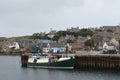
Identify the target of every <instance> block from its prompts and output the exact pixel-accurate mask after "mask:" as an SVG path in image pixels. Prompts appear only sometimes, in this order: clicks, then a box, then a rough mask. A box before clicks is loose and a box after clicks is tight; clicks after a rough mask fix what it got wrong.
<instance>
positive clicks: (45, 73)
mask: <svg viewBox="0 0 120 80" xmlns="http://www.w3.org/2000/svg"><path fill="white" fill-rule="evenodd" d="M0 80H120V71H100V70H98V71H97V70H92V71H91V70H60V69H59V70H58V69H33V68H22V67H21V64H20V56H0Z"/></svg>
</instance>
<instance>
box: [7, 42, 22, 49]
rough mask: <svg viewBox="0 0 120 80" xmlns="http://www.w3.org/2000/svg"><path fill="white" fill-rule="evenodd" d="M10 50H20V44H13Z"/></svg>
mask: <svg viewBox="0 0 120 80" xmlns="http://www.w3.org/2000/svg"><path fill="white" fill-rule="evenodd" d="M9 48H14V50H17V49H20V46H19V44H18V42H13V44H11V45H9Z"/></svg>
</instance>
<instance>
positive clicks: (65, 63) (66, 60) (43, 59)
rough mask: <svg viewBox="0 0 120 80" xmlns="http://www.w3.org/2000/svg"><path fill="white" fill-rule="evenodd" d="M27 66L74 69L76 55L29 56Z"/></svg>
mask: <svg viewBox="0 0 120 80" xmlns="http://www.w3.org/2000/svg"><path fill="white" fill-rule="evenodd" d="M27 67H32V68H56V69H57V68H59V69H73V68H74V56H66V55H64V56H63V55H62V56H55V55H49V56H38V55H37V56H29V58H28V62H27Z"/></svg>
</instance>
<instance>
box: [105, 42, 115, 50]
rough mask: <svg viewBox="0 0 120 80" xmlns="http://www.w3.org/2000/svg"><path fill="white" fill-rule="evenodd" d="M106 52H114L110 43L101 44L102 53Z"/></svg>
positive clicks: (113, 46) (113, 47)
mask: <svg viewBox="0 0 120 80" xmlns="http://www.w3.org/2000/svg"><path fill="white" fill-rule="evenodd" d="M108 50H116V47H115V45H114V44H112V43H106V42H105V43H104V44H103V51H108Z"/></svg>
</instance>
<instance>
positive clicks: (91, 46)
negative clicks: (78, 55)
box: [84, 39, 94, 49]
mask: <svg viewBox="0 0 120 80" xmlns="http://www.w3.org/2000/svg"><path fill="white" fill-rule="evenodd" d="M84 44H85V46H86V47H89V48H90V49H91V48H93V47H94V40H93V39H89V40H87V41H86V42H85V43H84Z"/></svg>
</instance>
